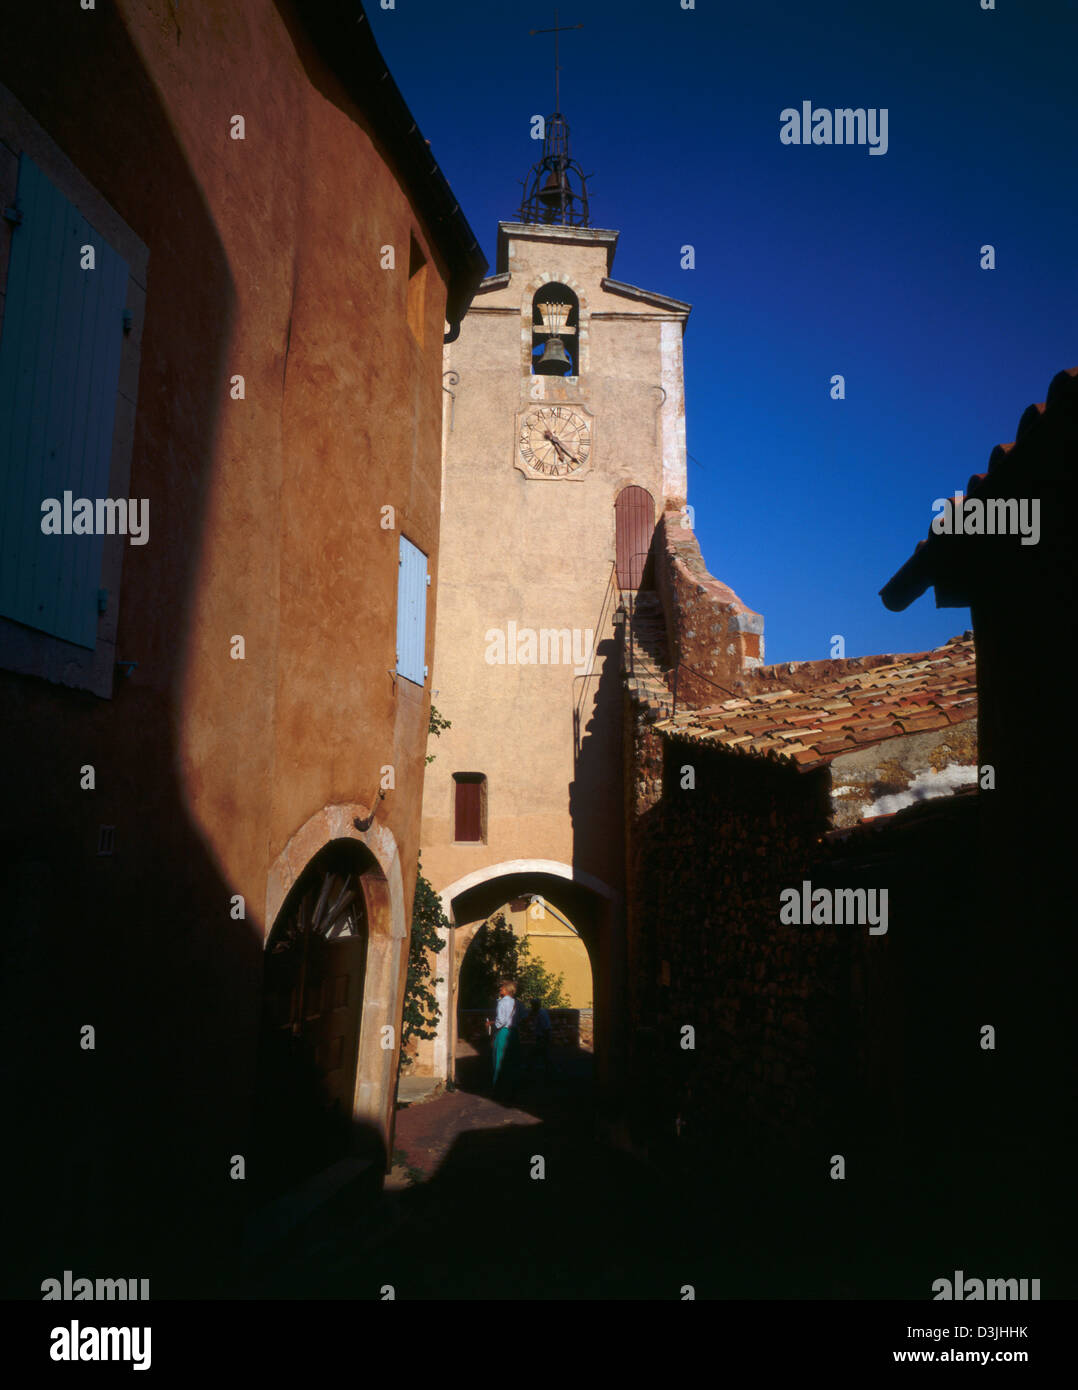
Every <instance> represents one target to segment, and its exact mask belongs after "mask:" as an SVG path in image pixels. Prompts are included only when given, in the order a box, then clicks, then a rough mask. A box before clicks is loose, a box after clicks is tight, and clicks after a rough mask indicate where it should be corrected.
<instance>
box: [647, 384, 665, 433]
mask: <svg viewBox="0 0 1078 1390" xmlns="http://www.w3.org/2000/svg"><path fill="white" fill-rule="evenodd" d="M651 389H652V390H653V391H658V392H659V394H660V395H661V397H662V399H661V400H660V401H659V404H658V405H657V406H656V407H655V414H654V415H653V416H652V417H651V442H652V444H658V442H659V412H660V411H661V410H662V408H663V406H664V405H665V404H666V387H665V386H653V387H652V388H651Z"/></svg>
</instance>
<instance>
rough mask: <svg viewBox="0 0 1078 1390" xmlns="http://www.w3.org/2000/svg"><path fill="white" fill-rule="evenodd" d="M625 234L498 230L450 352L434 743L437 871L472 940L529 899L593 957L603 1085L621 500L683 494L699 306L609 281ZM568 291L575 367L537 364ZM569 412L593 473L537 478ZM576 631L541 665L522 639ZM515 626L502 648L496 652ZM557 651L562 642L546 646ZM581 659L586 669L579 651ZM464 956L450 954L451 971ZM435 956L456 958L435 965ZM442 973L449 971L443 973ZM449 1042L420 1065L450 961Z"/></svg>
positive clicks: (428, 845)
mask: <svg viewBox="0 0 1078 1390" xmlns="http://www.w3.org/2000/svg"><path fill="white" fill-rule="evenodd" d="M617 237H618V234H617V233H616V232H613V231H608V230H604V229H602V228H594V227H589V228H573V227H565V226H552V225H541V226H540V225H530V226H526V225H522V224H515V223H503V224H501V225H500V226H499V232H498V264H497V267H496V272H497V273H496V274H495V275H494V276H491V277H490V278H489V279H488V280H486V281H485V282H484V283H483V285H482V286H481V287H480V292H479V293H478V295H477V296H476V298H475V300H474V301H473V304H472V307H471V309H470V311H469V313H468V315H467V316H466V318H465V319H464V322H463V324H462V327H461V333H460V336H459V338H458V339H457V340H456V341H455V342H453V343H452V344H451V345H450V348H449V350H448V353H447V358H446V366H447V370H449V371H451V372H452V373H453V376H452V378H451V379H450V380H449V386H450V388H451V389H452V391H453V393H454V395H453V399H452V403H451V410H450V412H449V413H448V414H447V431H446V436H445V438H446V443H445V475H444V487H443V516H442V549H441V562H440V571H439V587H440V599H439V611H438V626H437V634H436V644H435V657H434V662H435V664H434V678H433V684H434V688H435V690H436V692H437V694H436V697H435V702H436V705H437V707H438V709H439V711H440V713H441V714H442V715H444V716H445V717H446V718H447V719H449V720H450V721H451V728H449V729H448V730H447V731H446V732H445V733H444V734H442V735H441V737H439V739H438V740H437V741H436V742H432V745H431V751H432V752H434V754H435V761H434V762H433V763H432V764H431V766H430V769H429V770H428V773H427V780H426V787H425V792H424V810H423V868H424V872H425V873H426V875H427V876H428V878H429V879H430V881H431V883H432V884H433V885H434V886H435V888H436V889H437V890H438V892H439V893H440V894H441V895H442V897H443V901H444V903H445V906H446V909H447V911H448V912H449V914H450V916H451V918H452V920H453V922H454V932H455V933H456V936H457V938H458V941H460V940H463V942H464V944H466V943H467V940H469V939H470V937H471V936H472V935H474V932H475V931H476V930H478V927H479V926H480V925H481V924H482V922H483V921H485V920H486V919H487V917H489V916H490V915H491V914H492V913H493V912H494V911H496V910H498V909H499V908H502V907H504V906H505V905H506V903H507V902H508V901H509V900H510V899H511V898H513V897H514V896H517V895H519V894H520V893H522V892H524V893H534V892H538V893H540V894H541V895H542V896H543V897H544V898H545V899H546V900H547V901H548V902H549V903H550V904H551V905H552V906H553V907H554V908H555V909H557V910H558V911H559V912H560V913H562V914H563V915H564V916H565V917H567V918H568V919H569V921H571V922H572V923H573V926H574V928H575V929H576V930H578V931H579V933H580V936H581V939H582V940H583V941H584V943H585V944H586V946H587V947H588V951H589V954H590V957H591V971H592V976H593V980H594V1005H595V1010H596V1019H597V1023H596V1036H597V1044H596V1051H597V1057H598V1064H599V1068H600V1072H601V1073H602V1072H603V1070H604V1068H606V1067H608V1066H609V1065H610V1064H611V1059H612V1057H613V1054H614V1052H615V1050H616V1047H617V1043H616V1035H617V1032H618V1025H617V1019H616V1013H617V1009H618V1007H619V1000H620V998H621V996H622V993H623V990H622V988H621V984H620V981H621V974H620V972H621V970H622V964H621V963H619V953H620V952H621V949H622V942H623V928H622V926H621V916H620V907H619V903H620V900H621V893H622V878H623V859H622V851H623V839H622V836H621V834H620V833H619V830H618V827H619V826H620V824H621V806H622V792H621V786H620V769H621V728H620V726H621V720H620V693H619V689H618V663H619V655H618V646H617V642H616V640H615V637H616V634H615V628H614V613H615V610H616V608H617V583H616V576H615V552H616V535H615V502H616V499H617V498H618V495H619V494H620V493H621V492H622V490H623V489H624V488H625V487H627V486H629V485H635V486H637V487H640V488H643V489H645V490H646V491H647V493H648V494H650V497H651V499H652V504H653V514H652V517H651V522H650V525H649V526H648V528H647V529H648V533H649V535H650V530H651V526H652V525H653V524H654V522H655V521H657V520H658V518H659V517H660V516H661V515H662V512H663V510H664V508H666V507H668V506H672V505H674V504H675V503H678V504H680V502H681V501H683V499H684V495H685V469H686V459H685V434H684V426H685V422H684V394H683V384H682V357H681V338H682V332H683V329H684V325H685V321H686V318H687V316H688V312H689V306H688V305H686V304H682V303H680V302H679V301H676V300H671V299H668V298H666V297H664V296H662V295H657V294H652V293H650V292H647V291H643V290H639V289H637V288H635V287H633V286H628V285H623V284H621V283H620V282H618V281H615V280H612V279H611V278H610V272H611V268H612V262H613V257H614V251H615V248H616V244H617ZM550 285H560V286H562V287H563V289H564V293H565V297H566V298H567V299H568V298H569V297H572V298H573V299H574V300H575V303H576V306H577V312H578V321H577V323H576V324H575V325H574V326H575V327H576V330H577V331H576V333H575V335H573V336H574V339H575V343H576V346H575V348H574V352H575V353H576V360H577V364H578V366H577V375H575V376H567V377H555V376H547V375H540V374H534V373H533V372H532V357H531V354H532V348H533V336H534V333H533V329H534V314H533V301H534V298H535V296H536V294H537V293H538V292H540V291H543V290H544V289H545V288H546V287H548V286H550ZM558 405H572V406H573V407H574V409H576V410H577V411H578V412H579V413H580V414H581V416H582V417H583V418H586V419H587V420H588V422H589V428H590V431H591V443H592V447H591V453H590V457H589V458H588V460H587V467H586V469H585V470H582V471H581V475H580V476H566V477H557V478H550V477H533V476H528V475H527V473H526V471H524V470H522V466H521V456H520V454H519V452H518V438H519V434H520V426H521V421H522V420H523V419H524V418H525V417H526V415H527V413H528V412H529V411H532V410H534V409H536V408H538V407H543V406H547V407H552V406H558ZM528 632H531V633H533V634H539V635H540V636H542V634H543V633H544V632H547V633H550V632H554V633H567V634H570V635H571V637H572V639H573V641H574V643H575V648H574V651H573V653H572V655H573V658H574V659H573V660H572V661H566V660H564V659H559V660H557V661H551V660H546V659H544V657H543V654H542V650H543V649H542V648H540V649H539V655H538V656H537V655H536V654H535V653H534V652H532V653H529V651H528V650H527V648H526V646H520V645H519V644H520V643H521V641H522V636H521V635H522V634H527V633H528ZM499 634H501V637H502V640H503V641H504V648H505V650H504V656H499V655H498V653H497V652H493V655H492V642H493V640H494V638H496V637H498V635H499ZM548 654H549V651H548ZM581 657H583V659H580V658H581ZM457 773H469V774H482V775H483V776H484V777H485V779H486V781H485V796H486V802H485V806H486V811H485V816H486V821H485V830H484V834H483V836H482V838H481V839H480V840H475V841H472V842H468V843H464V842H458V841H456V840H455V839H454V835H455V826H454V796H455V794H456V793H455V783H454V775H455V774H457ZM462 955H463V952H462V951H461V950H459V949H457V948H456V947H454V948H453V949H452V951H451V955H450V957H449V958H450V959H451V960H453V961H455V962H456V961H459V959H460V958H461V957H462ZM441 959H445V957H442V958H441ZM439 973H443V972H441V971H440V972H439ZM445 973H446V974H447V978H446V981H445V984H444V985H443V987H442V988H443V993H442V995H441V998H440V1003H441V1008H442V1020H443V1022H442V1024H441V1025H440V1029H441V1031H440V1034H439V1037H438V1038H437V1039H436V1040H435V1041H434V1042H433V1043H431V1044H429V1045H421V1046H420V1048H419V1051H418V1055H417V1066H418V1068H419V1070H420V1071H421V1072H426V1073H429V1074H433V1075H436V1076H447V1075H449V1074H451V1071H452V1067H453V1056H454V1041H453V1036H452V1033H453V1029H454V1027H455V1023H454V1018H455V1011H456V997H455V991H456V979H455V969H454V971H452V972H445Z"/></svg>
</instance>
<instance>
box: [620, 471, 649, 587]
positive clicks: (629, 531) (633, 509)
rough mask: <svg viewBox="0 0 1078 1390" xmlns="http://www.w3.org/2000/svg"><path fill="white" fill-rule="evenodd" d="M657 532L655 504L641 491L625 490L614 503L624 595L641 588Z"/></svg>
mask: <svg viewBox="0 0 1078 1390" xmlns="http://www.w3.org/2000/svg"><path fill="white" fill-rule="evenodd" d="M654 530H655V501H654V499H653V498H652V495H651V493H650V492H648V491H647V489H646V488H642V487H635V486H633V487H627V488H623V489H622V491H621V492H619V493H618V497H617V501H616V502H615V503H614V536H615V547H616V548H615V554H616V556H617V569H618V584H619V586H620V588H621V589H622V591H623V592H633V593H635V591H636V590H637V589H639V588H640V580H641V579H642V577H643V574H644V564H645V562H646V560H647V558H648V550H649V549H650V547H651V533H652V532H653V531H654Z"/></svg>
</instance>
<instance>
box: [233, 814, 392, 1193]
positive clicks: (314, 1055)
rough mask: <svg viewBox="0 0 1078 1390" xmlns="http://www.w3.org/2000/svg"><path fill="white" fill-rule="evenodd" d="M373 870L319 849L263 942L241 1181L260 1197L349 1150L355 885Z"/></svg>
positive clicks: (361, 910) (359, 995) (361, 857)
mask: <svg viewBox="0 0 1078 1390" xmlns="http://www.w3.org/2000/svg"><path fill="white" fill-rule="evenodd" d="M373 863H374V861H373V858H372V856H371V855H370V854H369V853H368V852H367V851H366V850H365V849H364V848H363V847H362V846H361V845H358V844H357V843H356V842H355V841H348V840H341V841H336V842H334V843H333V844H330V845H327V846H326V847H325V849H323V850H322V851H320V852H319V853H318V854H317V855H315V857H314V858H313V859H312V860H311V862H310V863H309V864H308V865H307V867H306V869H304V871H303V873H302V874H301V875H300V878H299V879H298V880H297V882H296V883H295V885H294V887H293V888H292V890H291V891H290V892H289V894H288V897H287V898H286V900H285V902H284V904H283V906H282V908H281V911H280V913H279V914H278V917H277V921H276V922H275V924H274V927H273V930H272V932H271V933H270V936H269V939H268V941H267V943H266V952H265V963H264V976H263V993H262V1030H261V1045H260V1055H259V1068H258V1083H259V1084H258V1097H257V1101H258V1103H257V1120H256V1154H257V1158H256V1163H255V1165H254V1167H255V1171H254V1172H252V1173H251V1174H250V1177H251V1180H252V1186H253V1188H254V1189H255V1191H256V1192H257V1193H258V1194H259V1195H261V1196H267V1197H268V1196H272V1195H276V1194H277V1193H279V1192H281V1191H284V1190H286V1189H287V1188H289V1187H291V1186H294V1185H295V1184H297V1183H299V1182H302V1181H303V1180H304V1179H306V1178H308V1177H310V1176H311V1175H312V1174H314V1173H316V1172H318V1171H319V1170H320V1169H322V1168H325V1167H328V1166H329V1165H330V1164H332V1163H334V1162H336V1161H337V1160H338V1159H340V1158H344V1157H345V1156H347V1155H348V1154H350V1153H353V1152H355V1150H356V1143H355V1138H356V1136H355V1134H354V1124H353V1111H354V1096H355V1085H356V1068H357V1065H358V1061H359V1034H360V1020H361V1015H362V1009H363V985H364V979H365V974H366V963H367V939H368V924H367V908H366V900H365V897H364V892H363V884H362V878H363V874H364V873H365V872H367V871H369V869H370V868H371V866H372V865H373Z"/></svg>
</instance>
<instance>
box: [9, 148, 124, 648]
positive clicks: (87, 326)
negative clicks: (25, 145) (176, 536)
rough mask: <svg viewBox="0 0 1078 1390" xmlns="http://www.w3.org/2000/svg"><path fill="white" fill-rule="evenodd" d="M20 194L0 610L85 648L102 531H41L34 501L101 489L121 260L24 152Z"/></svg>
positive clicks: (116, 357) (12, 274) (119, 336)
mask: <svg viewBox="0 0 1078 1390" xmlns="http://www.w3.org/2000/svg"><path fill="white" fill-rule="evenodd" d="M17 203H18V208H19V212H20V213H21V215H22V216H21V221H20V222H18V223H16V224H15V226H14V228H13V231H12V238H11V258H10V261H9V264H8V278H7V298H6V301H5V304H4V321H3V325H2V326H0V448H2V449H3V451H4V454H5V459H4V471H3V477H2V478H0V613H3V614H4V616H5V617H8V618H14V619H15V620H16V621H17V622H20V623H25V624H26V625H27V626H28V627H33V628H38V629H40V630H41V631H43V632H49V633H52V634H53V635H54V636H56V637H62V638H64V639H65V640H67V641H69V642H75V643H77V644H78V645H79V646H80V647H89V648H90V649H91V650H93V648H94V647H95V646H96V645H97V619H98V610H97V591H98V588H99V586H100V582H101V555H102V551H103V548H104V539H103V537H101V536H99V535H79V536H76V535H72V536H62V535H60V536H56V535H48V536H47V535H44V534H43V533H42V530H41V520H42V515H43V513H42V511H41V504H42V502H43V501H44V500H45V499H46V498H49V497H55V498H56V499H57V500H58V501H59V502H60V503H61V505H62V503H63V500H64V492H65V491H69V492H71V493H72V501H73V502H74V500H75V499H77V498H80V497H86V498H89V499H91V500H95V499H97V498H99V497H101V498H104V497H107V496H108V492H109V469H110V464H111V460H112V429H113V423H114V420H115V414H116V392H117V389H118V385H119V379H120V353H121V349H122V347H123V309H124V300H125V298H126V295H127V265H126V263H125V262H124V261H123V260H122V259H121V258H120V257H119V256H118V255H117V254H116V252H115V251H113V249H112V248H111V247H110V246H109V245H108V244H107V242H105V240H104V239H103V238H102V237H101V236H100V235H99V234H98V233H97V232H96V231H94V229H93V227H91V226H90V224H89V222H87V221H86V219H85V218H84V217H83V216H82V214H81V213H80V212H79V211H78V210H77V209H76V208H75V207H73V206H72V204H71V203H69V202H68V201H67V199H66V198H65V197H64V196H63V195H62V194H61V193H60V191H59V190H58V189H57V188H55V187H54V186H53V184H52V183H51V182H50V181H49V180H48V179H47V178H46V177H45V175H44V174H43V173H42V172H41V170H40V169H39V168H38V167H37V165H36V164H34V162H33V161H32V160H31V159H28V158H27V157H26V155H22V156H21V157H20V161H19V183H18V195H17ZM87 245H88V246H92V247H93V248H94V258H95V268H94V269H93V270H83V269H82V268H81V264H80V262H81V259H82V251H81V248H82V247H83V246H87Z"/></svg>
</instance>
